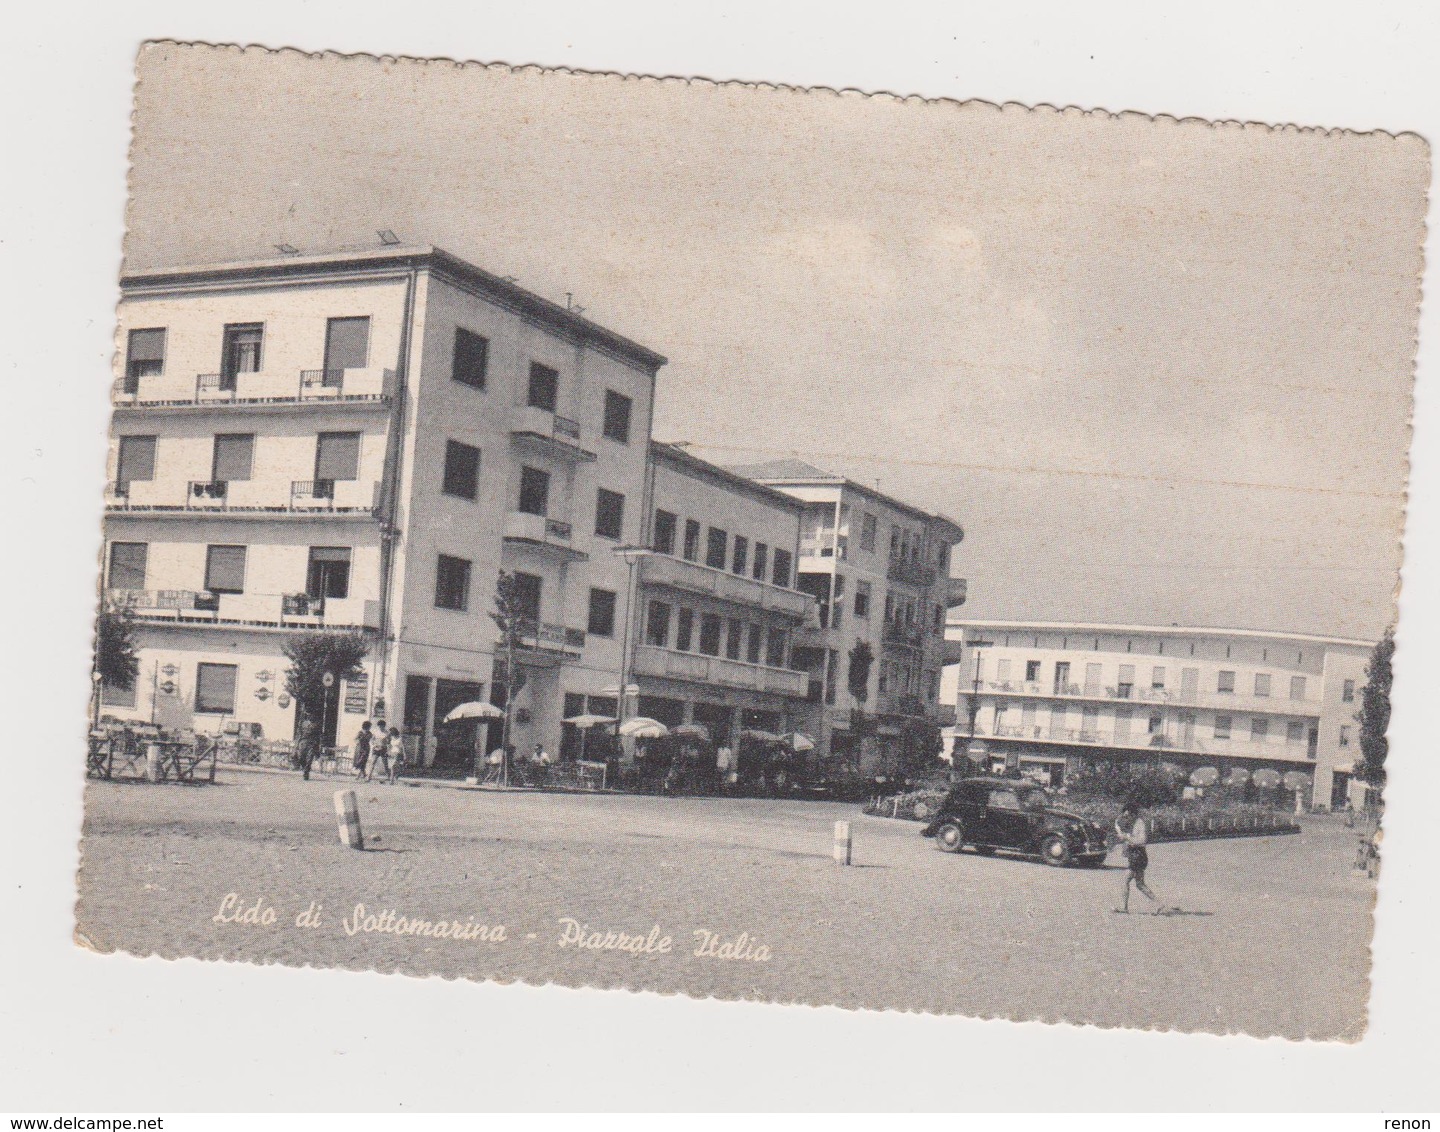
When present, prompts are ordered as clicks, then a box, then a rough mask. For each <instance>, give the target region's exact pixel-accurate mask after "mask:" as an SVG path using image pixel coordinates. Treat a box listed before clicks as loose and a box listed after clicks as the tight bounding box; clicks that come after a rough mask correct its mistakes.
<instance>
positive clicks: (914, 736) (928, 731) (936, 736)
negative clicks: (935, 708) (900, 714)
mask: <svg viewBox="0 0 1440 1132" xmlns="http://www.w3.org/2000/svg"><path fill="white" fill-rule="evenodd" d="M944 749H945V740H944V736H943V735H942V734H941V732H940V725H939V724H938V723H936V722H935V721H934V720H933V719H929V718H926V717H924V716H911V717H910V718H909V719H907V720H906V721H905V723H904V725H903V726H902V728H901V731H900V766H899V767H898V770H899V771H900V775H901V777H902V778H904V779H905V780H906V781H913V780H915V779H928V778H935V777H937V776H938V775H939V774H940V772H941V767H940V764H939V759H940V753H941V752H942V751H943V750H944Z"/></svg>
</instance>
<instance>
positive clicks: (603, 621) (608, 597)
mask: <svg viewBox="0 0 1440 1132" xmlns="http://www.w3.org/2000/svg"><path fill="white" fill-rule="evenodd" d="M586 632H588V633H590V634H591V635H592V636H595V637H613V636H614V635H615V591H614V590H597V589H593V588H592V589H591V590H590V619H589V622H588V623H587V627H586Z"/></svg>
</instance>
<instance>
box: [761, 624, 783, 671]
mask: <svg viewBox="0 0 1440 1132" xmlns="http://www.w3.org/2000/svg"><path fill="white" fill-rule="evenodd" d="M765 663H766V665H768V666H769V667H770V668H784V667H785V630H784V629H771V630H770V635H769V637H768V638H767V639H766V642H765Z"/></svg>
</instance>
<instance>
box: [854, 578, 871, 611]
mask: <svg viewBox="0 0 1440 1132" xmlns="http://www.w3.org/2000/svg"><path fill="white" fill-rule="evenodd" d="M870 592H871V588H870V583H869V582H856V583H855V616H856V617H869V616H870Z"/></svg>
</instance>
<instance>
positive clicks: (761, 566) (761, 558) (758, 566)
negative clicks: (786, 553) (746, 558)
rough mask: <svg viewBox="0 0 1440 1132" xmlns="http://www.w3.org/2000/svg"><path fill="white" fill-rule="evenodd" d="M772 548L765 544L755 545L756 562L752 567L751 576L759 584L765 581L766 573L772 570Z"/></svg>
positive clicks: (758, 543)
mask: <svg viewBox="0 0 1440 1132" xmlns="http://www.w3.org/2000/svg"><path fill="white" fill-rule="evenodd" d="M769 557H770V548H769V547H768V546H766V545H765V544H764V543H763V542H757V543H756V544H755V561H754V562H753V563H752V564H751V566H750V576H751V577H752V578H754V579H755V580H756V581H757V582H763V581H764V580H765V571H766V570H768V569H769V568H770V562H769Z"/></svg>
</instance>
